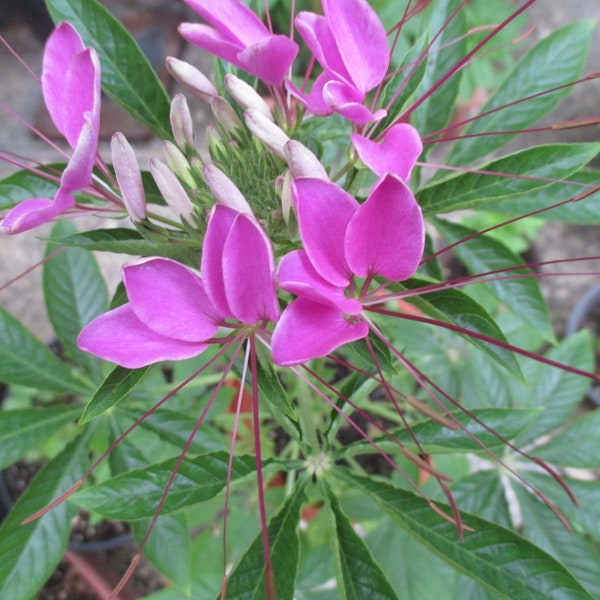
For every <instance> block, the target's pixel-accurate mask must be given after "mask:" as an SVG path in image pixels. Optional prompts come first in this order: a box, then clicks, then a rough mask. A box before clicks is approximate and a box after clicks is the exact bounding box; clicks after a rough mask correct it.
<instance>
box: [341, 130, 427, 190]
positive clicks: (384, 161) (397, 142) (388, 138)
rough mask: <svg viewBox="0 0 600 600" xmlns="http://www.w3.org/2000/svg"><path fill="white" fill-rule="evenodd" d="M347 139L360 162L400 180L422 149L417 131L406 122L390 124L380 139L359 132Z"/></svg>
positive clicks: (405, 175)
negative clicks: (367, 136)
mask: <svg viewBox="0 0 600 600" xmlns="http://www.w3.org/2000/svg"><path fill="white" fill-rule="evenodd" d="M350 139H351V141H352V144H353V146H354V148H355V149H356V152H357V154H358V156H359V157H360V159H361V160H362V161H363V163H365V165H367V167H369V169H371V171H373V173H375V175H377V176H379V177H381V176H382V175H384V174H385V173H393V174H394V175H398V177H400V179H402V181H407V180H408V179H409V177H410V173H411V171H412V168H413V167H414V165H415V162H416V160H417V158H418V157H419V155H420V154H421V152H423V143H422V142H421V138H420V136H419V133H418V132H417V130H416V129H415V128H414V127H413V126H412V125H409V124H408V123H398V124H397V125H394V126H392V127H390V128H389V129H388V130H387V131H386V132H385V136H384V138H383V140H382V141H381V142H380V143H377V142H374V141H373V140H370V139H368V138H366V137H364V136H362V135H359V134H358V133H352V134H351V135H350Z"/></svg>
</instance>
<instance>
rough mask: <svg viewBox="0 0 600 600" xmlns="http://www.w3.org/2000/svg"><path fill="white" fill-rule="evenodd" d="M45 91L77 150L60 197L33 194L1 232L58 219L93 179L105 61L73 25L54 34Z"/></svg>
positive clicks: (46, 59) (65, 173)
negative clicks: (85, 43)
mask: <svg viewBox="0 0 600 600" xmlns="http://www.w3.org/2000/svg"><path fill="white" fill-rule="evenodd" d="M42 93H43V96H44V102H45V104H46V107H47V108H48V112H49V113H50V116H51V118H52V121H53V122H54V124H55V125H56V128H57V129H58V131H59V132H60V133H61V134H62V135H64V136H65V138H66V140H67V142H68V143H69V145H70V146H71V148H73V155H72V156H71V158H70V160H69V163H68V165H67V167H66V168H65V170H64V171H63V174H62V176H61V178H60V185H59V188H58V191H57V192H56V195H55V196H54V199H50V198H30V199H28V200H24V201H23V202H21V203H20V204H18V205H17V206H15V207H14V208H13V209H12V210H11V211H10V212H9V213H8V214H7V215H6V217H4V219H3V220H2V223H1V224H0V230H1V231H4V232H6V233H21V232H22V231H27V230H28V229H32V228H34V227H37V226H38V225H41V224H43V223H47V222H48V221H52V220H53V219H54V218H56V217H57V216H58V215H60V214H62V213H64V212H66V211H68V210H69V209H71V208H72V207H73V206H74V205H75V199H74V198H73V192H75V191H77V190H80V189H82V188H84V187H85V186H87V185H88V184H89V183H91V180H92V169H93V167H94V163H95V160H96V151H97V148H98V131H99V125H100V61H99V59H98V55H97V54H96V51H95V50H94V49H93V48H86V47H85V46H84V44H83V41H82V39H81V37H80V36H79V34H78V33H77V31H76V30H75V29H74V28H73V26H72V25H70V24H69V23H66V22H64V23H61V24H60V25H58V26H57V27H56V29H55V30H54V31H53V33H52V34H51V35H50V37H49V38H48V41H47V43H46V47H45V49H44V58H43V63H42Z"/></svg>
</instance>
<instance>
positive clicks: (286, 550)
mask: <svg viewBox="0 0 600 600" xmlns="http://www.w3.org/2000/svg"><path fill="white" fill-rule="evenodd" d="M305 499H306V496H305V494H304V488H303V486H302V485H297V486H296V489H295V490H294V492H293V493H292V494H291V495H290V496H289V497H288V499H287V500H286V501H285V504H284V505H283V506H282V507H281V509H280V510H279V512H278V513H277V514H276V515H275V516H274V517H273V518H272V519H271V520H270V522H269V525H268V527H267V531H268V535H269V544H270V547H271V562H272V566H273V580H274V584H275V595H274V597H275V598H277V600H292V599H293V598H294V584H295V581H296V571H297V569H298V560H299V540H298V523H299V522H300V509H301V508H302V504H303V503H304V501H305ZM266 597H267V596H266V591H265V558H264V551H263V539H262V534H259V535H258V536H257V537H256V539H255V540H254V541H253V542H252V544H251V546H250V548H248V550H247V551H246V553H245V554H244V556H242V558H241V559H240V562H239V563H238V564H237V566H236V567H235V568H234V570H233V572H232V573H231V575H230V576H229V578H228V581H227V594H226V596H225V598H227V599H230V600H264V599H265V598H266Z"/></svg>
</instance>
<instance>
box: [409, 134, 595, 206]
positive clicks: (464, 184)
mask: <svg viewBox="0 0 600 600" xmlns="http://www.w3.org/2000/svg"><path fill="white" fill-rule="evenodd" d="M599 151H600V144H591V143H590V144H552V145H547V146H535V147H534V148H527V149H526V150H520V151H518V152H515V153H513V154H508V155H507V156H503V157H501V158H498V159H495V160H493V161H492V162H489V163H487V164H484V165H481V167H479V168H478V170H477V171H475V172H469V173H460V174H458V175H452V176H450V177H447V178H445V179H443V180H437V181H435V182H434V183H431V184H430V185H428V186H426V187H424V188H422V189H421V190H419V191H418V192H417V200H418V201H419V204H420V205H421V207H422V208H423V212H424V213H425V214H426V215H435V214H439V213H443V212H451V211H455V210H464V209H468V208H476V207H479V208H481V207H485V208H487V209H489V210H493V211H495V210H498V207H500V206H501V205H502V203H503V202H504V201H505V200H510V199H514V198H517V197H520V196H524V195H527V194H530V193H533V192H536V191H537V190H539V189H542V188H547V187H549V186H550V185H551V183H552V182H553V181H559V180H561V179H563V178H565V177H568V176H569V175H572V174H573V173H575V172H576V171H578V170H579V169H581V168H582V167H584V166H585V165H587V164H588V163H589V162H590V160H592V158H594V156H596V154H598V152H599ZM579 191H580V190H578V189H577V188H573V190H572V192H573V195H575V194H577V193H578V192H579Z"/></svg>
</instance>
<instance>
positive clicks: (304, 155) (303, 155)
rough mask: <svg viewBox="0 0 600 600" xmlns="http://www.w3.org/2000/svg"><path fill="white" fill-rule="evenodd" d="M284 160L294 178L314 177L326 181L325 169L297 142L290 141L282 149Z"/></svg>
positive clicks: (310, 152) (309, 151) (312, 154)
mask: <svg viewBox="0 0 600 600" xmlns="http://www.w3.org/2000/svg"><path fill="white" fill-rule="evenodd" d="M283 152H284V155H285V160H286V161H287V164H288V167H289V168H290V171H291V172H292V175H293V176H294V177H314V178H316V179H325V180H328V179H329V178H328V177H327V171H326V170H325V167H324V166H323V165H322V164H321V163H320V162H319V159H318V158H317V157H316V156H315V155H314V153H313V152H312V151H311V150H309V149H308V148H307V147H306V146H305V145H304V144H302V143H300V142H299V141H297V140H290V141H289V142H287V143H286V144H285V146H284V147H283Z"/></svg>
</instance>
